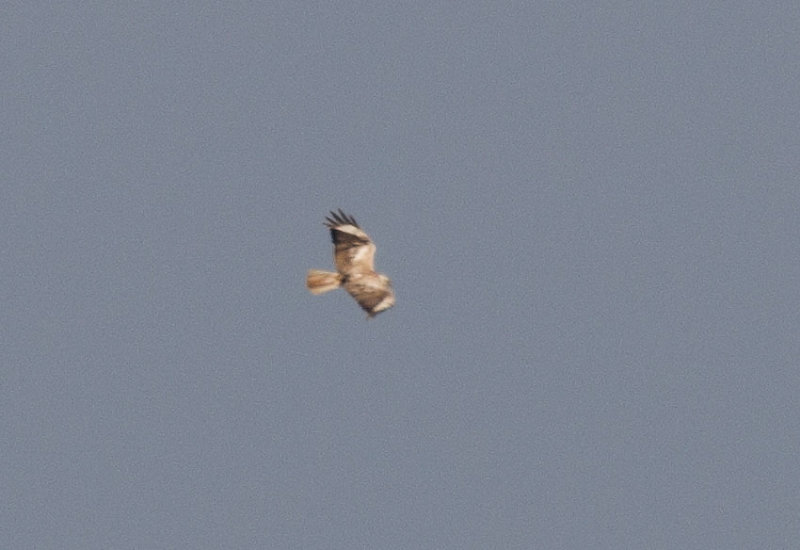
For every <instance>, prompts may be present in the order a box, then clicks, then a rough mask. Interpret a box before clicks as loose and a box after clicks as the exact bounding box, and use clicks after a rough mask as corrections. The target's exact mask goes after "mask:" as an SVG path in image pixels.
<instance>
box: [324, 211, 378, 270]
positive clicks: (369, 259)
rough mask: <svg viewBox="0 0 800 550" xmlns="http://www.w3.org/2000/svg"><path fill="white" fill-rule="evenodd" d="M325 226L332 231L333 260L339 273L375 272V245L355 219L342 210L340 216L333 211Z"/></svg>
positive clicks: (326, 219)
mask: <svg viewBox="0 0 800 550" xmlns="http://www.w3.org/2000/svg"><path fill="white" fill-rule="evenodd" d="M325 225H326V226H327V227H329V228H330V230H331V239H332V240H333V260H334V263H335V264H336V270H337V271H339V273H341V274H343V275H350V274H352V273H369V272H373V271H374V270H375V269H374V266H373V262H374V260H375V243H373V242H372V239H370V238H369V235H367V234H366V233H364V231H363V230H362V229H361V228H360V227H359V226H358V223H356V220H355V218H353V217H352V216H348V215H347V214H345V213H344V212H342V209H341V208H340V209H339V212H338V214H337V213H336V212H333V211H331V215H330V216H329V217H327V218H325Z"/></svg>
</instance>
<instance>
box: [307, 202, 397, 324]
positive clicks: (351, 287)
mask: <svg viewBox="0 0 800 550" xmlns="http://www.w3.org/2000/svg"><path fill="white" fill-rule="evenodd" d="M325 225H326V226H327V227H328V228H329V229H330V230H331V239H332V240H333V261H334V264H335V265H336V271H335V272H334V271H322V270H319V269H311V270H309V271H308V275H307V276H306V286H307V287H308V290H310V291H311V293H312V294H323V293H325V292H328V291H330V290H334V289H336V288H339V287H340V286H341V287H343V288H344V289H345V290H346V291H347V292H348V294H350V296H352V297H353V298H354V299H355V300H356V302H358V305H359V306H361V308H362V309H363V310H364V311H366V312H367V316H368V317H374V316H375V315H377V314H378V313H380V312H381V311H385V310H387V309H389V308H390V307H392V306H393V305H394V302H395V298H394V292H393V290H392V282H391V281H390V280H389V277H387V276H386V275H383V274H382V273H377V272H376V271H375V268H374V260H375V243H373V242H372V240H371V239H370V238H369V235H367V234H366V233H365V232H364V231H363V230H362V229H361V228H360V227H359V226H358V223H356V220H355V218H353V217H352V216H348V215H347V214H345V213H344V212H342V210H341V209H339V212H338V214H337V213H336V212H331V215H330V217H328V218H325Z"/></svg>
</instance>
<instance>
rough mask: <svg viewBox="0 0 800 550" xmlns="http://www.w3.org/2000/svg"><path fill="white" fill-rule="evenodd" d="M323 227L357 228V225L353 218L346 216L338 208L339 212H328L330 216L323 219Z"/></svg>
mask: <svg viewBox="0 0 800 550" xmlns="http://www.w3.org/2000/svg"><path fill="white" fill-rule="evenodd" d="M325 221H326V223H325V225H327V226H328V227H335V226H337V225H348V224H349V225H354V226H356V227H358V223H357V222H356V219H355V218H354V217H353V216H348V215H347V214H345V213H344V211H343V210H342V209H341V208H339V212H334V211H333V210H331V211H330V216H328V217H326V218H325Z"/></svg>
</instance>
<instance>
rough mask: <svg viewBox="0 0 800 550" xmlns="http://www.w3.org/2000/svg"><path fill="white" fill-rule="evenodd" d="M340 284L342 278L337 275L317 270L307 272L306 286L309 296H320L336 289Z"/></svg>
mask: <svg viewBox="0 0 800 550" xmlns="http://www.w3.org/2000/svg"><path fill="white" fill-rule="evenodd" d="M340 284H342V276H341V275H340V274H339V273H335V272H333V271H322V270H319V269H309V270H308V275H307V276H306V286H307V287H308V290H310V291H311V294H322V293H324V292H328V291H329V290H334V289H337V288H339V285H340Z"/></svg>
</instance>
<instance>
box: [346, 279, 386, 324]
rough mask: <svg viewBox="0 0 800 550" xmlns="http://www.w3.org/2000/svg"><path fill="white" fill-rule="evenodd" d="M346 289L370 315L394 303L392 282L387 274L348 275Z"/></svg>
mask: <svg viewBox="0 0 800 550" xmlns="http://www.w3.org/2000/svg"><path fill="white" fill-rule="evenodd" d="M344 289H345V290H346V291H347V292H348V293H349V294H350V296H352V297H353V298H355V300H356V302H358V305H360V306H361V309H363V310H364V311H366V312H367V315H369V316H370V317H375V316H376V315H377V314H378V313H380V312H381V311H384V310H386V309H389V308H390V307H392V306H393V305H394V291H392V283H391V281H389V278H388V277H387V276H386V275H377V274H369V275H356V276H354V277H348V278H347V279H346V281H345V283H344Z"/></svg>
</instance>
